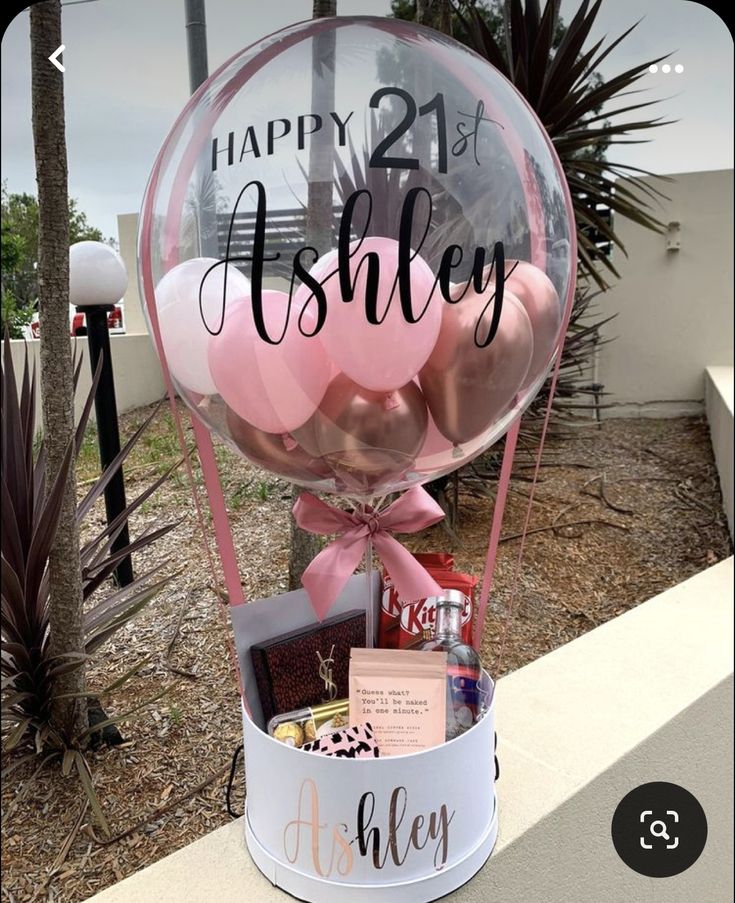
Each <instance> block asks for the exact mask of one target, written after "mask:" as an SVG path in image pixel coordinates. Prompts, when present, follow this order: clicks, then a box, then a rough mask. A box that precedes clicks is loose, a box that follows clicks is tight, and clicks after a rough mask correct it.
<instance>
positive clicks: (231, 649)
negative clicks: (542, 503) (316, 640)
mask: <svg viewBox="0 0 735 903" xmlns="http://www.w3.org/2000/svg"><path fill="white" fill-rule="evenodd" d="M160 167H161V157H160V155H159V157H158V159H157V160H156V162H155V164H154V167H153V172H152V174H151V185H150V189H151V191H150V192H149V193H148V194H147V195H146V207H147V208H148V209H144V210H143V213H142V218H143V230H142V235H141V239H140V248H141V250H140V251H139V255H140V261H141V275H142V278H143V288H144V291H143V295H144V298H145V303H146V307H147V309H148V317H149V319H150V323H151V327H152V329H153V338H154V341H155V343H156V349H157V351H158V357H159V360H160V362H161V370H162V372H163V378H164V382H165V384H166V393H167V395H168V401H169V406H170V408H171V416H172V417H173V421H174V425H175V427H176V435H177V438H178V440H179V446H180V447H181V450H182V453H183V455H184V467H185V469H186V475H187V479H188V482H189V488H190V489H191V494H192V498H193V500H194V508H195V511H196V518H197V522H198V525H199V530H200V532H201V535H202V540H203V542H204V553H205V555H206V557H207V563H208V566H209V571H210V573H211V575H212V583H213V587H214V591H215V593H216V594H217V598H218V600H219V598H221V593H220V580H219V577H218V575H217V569H216V568H215V566H214V558H213V556H212V551H211V548H210V545H209V538H208V534H207V527H206V522H205V520H204V514H203V511H202V505H201V501H200V498H199V491H198V490H197V484H196V479H195V477H194V470H193V468H192V465H191V459H190V457H189V452H188V447H187V444H186V437H185V435H184V427H183V423H182V420H181V414H180V412H179V407H178V405H177V404H176V389H175V388H174V384H173V380H172V379H171V372H170V370H169V367H168V362H167V360H166V352H165V351H164V347H163V340H162V338H161V328H160V325H159V322H158V311H157V310H156V304H155V300H154V299H155V293H154V287H153V271H152V266H151V257H150V250H149V249H150V241H151V235H150V232H151V223H152V211H151V209H150V207H151V206H152V198H153V195H154V189H155V185H156V183H157V181H158V177H159V173H160ZM191 419H192V426H193V428H194V438H195V440H196V442H197V449H198V451H199V455H200V459H201V456H202V455H203V456H204V458H205V459H207V460H208V458H207V449H206V443H204V442H202V443H201V444H200V442H199V436H198V435H197V426H199V427H201V428H202V429H203V427H202V425H201V424H199V423H198V420H197V418H194V417H192V418H191ZM207 438H208V442H209V445H210V448H211V439H209V436H208V437H207ZM211 457H212V460H214V450H213V449H212V450H211ZM208 463H209V461H208ZM202 472H203V474H204V464H202ZM208 476H211V468H210V467H209V466H208V467H207V473H206V474H204V477H205V485H207V488H209V483H208V482H207V479H208ZM216 479H217V472H216V463H215V480H216ZM219 494H220V496H221V494H222V490H221V487H220V488H219ZM222 506H223V507H224V500H222ZM225 524H226V530H227V533H228V534H229V540H230V545H232V531H231V530H230V527H229V523H228V522H227V520H226V515H225ZM220 527H221V522H220ZM216 535H217V539H218V540H219V538H220V535H221V532H218V533H217V534H216ZM219 552H220V558H222V549H221V548H220V549H219ZM232 554H233V556H234V546H233V551H232ZM223 568H224V565H223ZM228 577H229V579H230V580H232V574H231V573H228V572H226V573H225V579H226V580H227V578H228ZM236 582H237V589H236V590H235V589H234V587H231V586H229V585H228V584H227V582H226V583H225V586H226V587H227V591H228V594H229V595H230V598H231V599H232V598H238V594H239V595H240V596H241V595H242V587H241V585H240V580H239V576H238V578H237V581H236ZM217 612H218V614H219V617H220V622H221V624H222V627H223V630H224V634H225V642H226V645H227V651H228V653H229V656H230V661H231V664H232V668H233V671H234V674H235V679H236V680H237V686H238V690H239V692H240V698H241V699H242V702H243V705H244V707H245V710H246V711H247V713H248V715H250V714H251V712H250V706H249V705H248V701H247V697H246V696H245V691H244V687H243V683H242V676H241V674H240V666H239V663H238V660H237V652H236V651H235V646H234V643H233V640H232V635H231V633H230V627H229V624H228V623H227V618H226V617H225V613H224V611H223V609H222V606H221V605H220V604H219V601H218V603H217Z"/></svg>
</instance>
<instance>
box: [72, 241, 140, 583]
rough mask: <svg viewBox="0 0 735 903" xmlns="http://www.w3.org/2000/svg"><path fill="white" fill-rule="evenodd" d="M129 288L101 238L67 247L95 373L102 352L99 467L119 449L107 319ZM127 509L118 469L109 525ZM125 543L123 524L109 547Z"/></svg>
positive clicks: (128, 566) (123, 566)
mask: <svg viewBox="0 0 735 903" xmlns="http://www.w3.org/2000/svg"><path fill="white" fill-rule="evenodd" d="M127 287H128V274H127V272H126V270H125V264H124V263H123V260H122V257H120V255H119V254H118V253H117V251H116V250H115V249H114V248H111V247H110V246H109V245H105V244H103V243H102V242H100V241H80V242H77V243H76V244H74V245H72V246H71V247H70V248H69V301H70V302H71V303H72V304H73V305H74V306H75V307H76V308H77V310H78V311H80V312H82V313H83V314H84V315H85V319H86V325H87V341H88V344H89V362H90V365H91V367H92V375H93V376H94V373H95V372H96V370H97V365H98V363H99V360H100V356H101V357H102V370H101V373H100V379H99V382H98V384H97V391H96V393H95V397H94V409H95V413H96V416H97V439H98V443H99V450H100V465H101V467H102V470H103V471H104V470H106V469H107V468H108V467H109V465H110V464H111V463H112V461H113V460H114V459H115V458H116V456H117V455H118V453H119V451H120V433H119V430H118V423H117V403H116V401H115V382H114V379H113V375H112V355H111V353H110V332H109V328H108V324H107V317H108V315H109V313H110V311H111V310H113V309H114V307H115V304H116V303H117V302H118V301H119V300H120V299H121V298H122V296H123V295H124V294H125V290H126V289H127ZM126 507H127V505H126V502H125V483H124V481H123V472H122V468H121V467H120V468H118V470H117V472H116V473H115V474H114V475H113V477H112V479H111V480H110V482H109V483H108V484H107V488H106V489H105V512H106V514H107V523H108V524H111V523H112V521H113V520H114V519H115V518H116V517H117V516H118V515H119V514H121V513H122V512H123V511H124V510H125V508H126ZM129 542H130V536H129V533H128V525H127V523H125V525H124V527H123V529H122V530H121V531H120V533H119V535H118V536H117V539H116V540H115V542H114V543H113V544H112V547H111V551H112V552H116V551H118V550H119V549H121V548H124V547H125V546H127V545H128V544H129ZM115 579H116V581H117V583H118V586H127V585H128V584H129V583H132V581H133V565H132V562H131V560H130V556H129V555H128V556H127V557H126V558H123V559H122V561H120V563H119V564H118V566H117V568H116V569H115Z"/></svg>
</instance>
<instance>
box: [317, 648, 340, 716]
mask: <svg viewBox="0 0 735 903" xmlns="http://www.w3.org/2000/svg"><path fill="white" fill-rule="evenodd" d="M317 657H318V659H319V679H320V680H322V681H324V689H325V690H326V691H327V699H326V700H324V701H325V702H327V701H330V700H332V699H336V698H337V684H336V683H335V682H334V680H333V678H332V669H333V667H334V643H332V648H331V649H330V650H329V655H328V656H327V657H326V658H322V654H321V652H319V651H317Z"/></svg>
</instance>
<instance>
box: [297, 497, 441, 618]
mask: <svg viewBox="0 0 735 903" xmlns="http://www.w3.org/2000/svg"><path fill="white" fill-rule="evenodd" d="M293 515H294V518H295V520H296V523H297V524H298V525H299V526H300V527H301V528H302V529H303V530H307V531H308V532H309V533H319V534H321V535H322V536H330V535H331V534H333V533H338V534H339V536H338V537H337V539H335V540H334V541H333V542H331V543H330V544H329V545H328V546H327V547H326V548H325V549H322V551H321V552H320V553H319V554H318V555H317V556H316V558H314V560H313V561H312V562H311V564H310V565H309V566H308V567H307V569H306V570H305V571H304V576H303V577H302V580H301V582H302V583H303V585H304V589H305V590H306V592H307V593H308V595H309V599H310V600H311V604H312V606H313V608H314V611H315V612H316V615H317V617H318V618H319V620H320V621H323V620H324V618H325V617H326V615H327V613H328V612H329V609H330V608H331V607H332V605H333V604H334V602H335V600H336V598H337V596H338V595H339V594H340V592H341V591H342V589H343V588H344V586H345V584H346V583H347V581H348V580H349V578H350V576H351V575H352V574H353V573H354V572H355V571H356V570H357V566H358V565H359V564H360V561H361V560H362V557H363V555H364V554H365V550H366V548H367V545H368V540H369V539H370V538H372V541H373V547H374V549H375V551H376V553H377V555H378V557H379V558H380V560H381V561H382V562H383V564H384V565H385V567H386V569H387V570H388V571H389V573H390V576H391V579H392V580H393V583H394V585H395V587H396V590H397V591H398V594H399V595H400V596H401V597H402V598H403V599H406V600H413V599H425V598H428V597H429V596H437V595H439V594H440V593H441V587H440V586H439V584H438V583H437V582H436V581H435V580H434V579H433V578H432V577H431V576H429V574H428V572H427V571H426V569H425V568H424V567H423V566H422V565H421V564H419V562H418V561H417V560H416V559H415V558H414V557H413V555H412V554H411V553H410V552H409V551H408V549H406V548H405V547H404V546H402V545H401V544H400V542H398V540H397V539H394V538H393V536H391V533H417V532H418V531H419V530H423V529H424V528H425V527H430V526H432V524H436V523H438V522H439V521H440V520H441V519H442V518H443V517H444V511H443V510H442V509H441V507H440V506H439V505H438V504H437V503H436V502H435V501H434V499H433V498H432V497H431V496H430V495H429V493H428V492H426V490H425V489H422V488H421V487H420V486H415V487H413V488H412V489H409V490H408V491H407V492H404V493H403V495H401V496H400V497H399V498H398V499H396V501H395V502H393V503H392V504H391V505H388V507H387V508H384V509H383V510H381V511H374V510H372V509H371V508H366V510H365V511H352V512H350V511H345V510H343V509H342V508H337V507H335V506H333V505H328V504H327V503H326V502H323V501H321V499H318V498H316V496H314V495H312V494H311V493H309V492H302V493H301V495H300V496H299V497H298V499H297V500H296V503H295V504H294V506H293Z"/></svg>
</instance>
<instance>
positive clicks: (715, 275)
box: [599, 169, 733, 417]
mask: <svg viewBox="0 0 735 903" xmlns="http://www.w3.org/2000/svg"><path fill="white" fill-rule="evenodd" d="M671 178H673V179H674V180H675V181H674V182H660V181H659V180H650V179H649V180H647V181H648V182H649V183H650V184H652V185H655V186H656V187H657V188H659V189H660V190H661V191H663V192H664V194H666V195H668V196H669V197H670V200H669V201H662V202H661V205H660V206H657V207H656V209H655V210H654V211H653V215H654V216H656V217H657V218H658V219H660V220H662V221H663V222H664V223H669V222H671V221H678V222H680V223H681V229H680V236H679V238H680V243H681V247H680V249H679V250H678V251H667V250H666V238H665V236H664V235H660V234H658V233H655V232H650V231H648V230H647V229H643V228H642V227H640V226H637V225H636V224H635V223H633V222H631V221H630V220H627V219H624V218H623V217H621V216H617V217H615V222H614V228H615V231H616V233H617V234H618V236H619V237H620V239H621V241H622V242H623V244H624V245H625V247H626V249H627V252H628V257H627V258H626V257H625V256H624V255H623V254H622V253H621V252H620V251H615V252H614V259H613V263H614V264H615V267H616V268H617V269H618V272H619V273H620V276H621V278H620V280H619V281H618V282H615V284H614V285H613V287H612V288H611V289H610V290H609V291H608V292H607V293H605V294H604V295H603V296H602V297H601V298H600V299H599V310H600V312H601V313H603V314H604V315H608V314H611V313H617V314H618V315H617V317H616V318H615V319H614V320H613V321H612V322H611V323H610V324H609V325H608V326H606V327H605V337H606V338H610V337H616V338H615V341H613V342H611V343H610V344H608V345H604V346H603V347H602V348H601V349H600V357H599V382H601V383H603V384H604V386H605V390H606V391H607V392H609V393H610V397H609V399H607V400H609V401H612V402H614V403H615V405H616V407H613V408H611V409H610V410H608V411H605V412H604V414H605V416H609V417H619V416H622V415H628V414H631V415H633V416H636V415H638V414H645V415H652V416H676V415H679V414H682V413H691V412H692V411H701V409H702V404H703V401H704V378H703V377H704V370H705V368H706V367H710V366H722V365H725V366H732V364H733V253H732V247H733V171H732V170H731V169H729V170H716V171H712V172H690V173H681V174H678V175H673V176H672V177H671Z"/></svg>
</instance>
